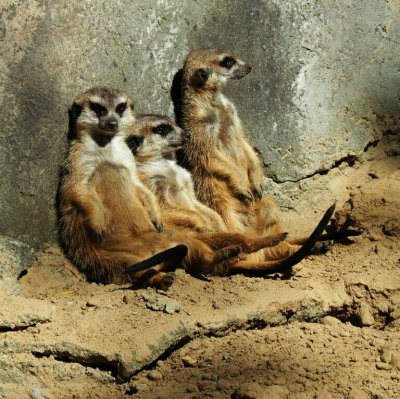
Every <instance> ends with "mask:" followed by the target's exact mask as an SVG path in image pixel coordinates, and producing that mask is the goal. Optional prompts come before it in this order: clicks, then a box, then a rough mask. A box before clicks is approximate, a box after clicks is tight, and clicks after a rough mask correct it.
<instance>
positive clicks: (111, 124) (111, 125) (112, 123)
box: [106, 119, 118, 130]
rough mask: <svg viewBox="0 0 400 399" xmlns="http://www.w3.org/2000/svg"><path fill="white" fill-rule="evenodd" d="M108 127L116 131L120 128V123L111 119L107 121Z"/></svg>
mask: <svg viewBox="0 0 400 399" xmlns="http://www.w3.org/2000/svg"><path fill="white" fill-rule="evenodd" d="M106 126H107V128H108V129H112V130H114V129H116V128H117V127H118V121H117V120H115V119H110V120H108V121H107V123H106Z"/></svg>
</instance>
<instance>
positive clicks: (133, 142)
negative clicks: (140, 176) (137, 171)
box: [125, 136, 144, 153]
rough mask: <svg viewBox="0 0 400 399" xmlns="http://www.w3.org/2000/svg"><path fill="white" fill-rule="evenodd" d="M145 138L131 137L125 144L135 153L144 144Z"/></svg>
mask: <svg viewBox="0 0 400 399" xmlns="http://www.w3.org/2000/svg"><path fill="white" fill-rule="evenodd" d="M143 140H144V137H143V136H129V137H128V138H127V139H126V140H125V143H126V145H127V146H128V147H129V149H130V150H131V151H132V152H133V153H135V152H136V151H137V150H138V148H139V147H140V146H141V145H142V144H143Z"/></svg>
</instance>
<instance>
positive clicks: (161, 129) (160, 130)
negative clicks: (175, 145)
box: [153, 123, 173, 136]
mask: <svg viewBox="0 0 400 399" xmlns="http://www.w3.org/2000/svg"><path fill="white" fill-rule="evenodd" d="M172 130H173V128H172V126H171V125H168V124H166V123H163V124H161V125H158V126H156V127H153V133H155V134H160V135H161V136H166V135H167V134H168V133H171V132H172Z"/></svg>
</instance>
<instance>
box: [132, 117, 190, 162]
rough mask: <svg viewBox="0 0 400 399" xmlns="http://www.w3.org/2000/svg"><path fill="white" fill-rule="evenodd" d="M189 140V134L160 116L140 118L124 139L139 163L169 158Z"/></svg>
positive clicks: (170, 120) (169, 119)
mask: <svg viewBox="0 0 400 399" xmlns="http://www.w3.org/2000/svg"><path fill="white" fill-rule="evenodd" d="M188 140H190V133H188V132H185V131H184V130H183V129H181V128H180V127H179V126H178V125H177V124H176V123H175V122H174V121H173V120H172V119H171V118H168V117H166V116H160V115H142V116H140V117H139V118H138V119H137V120H136V122H135V124H134V126H133V128H132V130H131V131H130V135H129V137H128V138H126V139H125V141H126V143H127V144H128V146H129V148H130V149H131V150H132V151H133V153H134V154H135V158H136V160H137V161H139V162H144V161H146V160H147V161H149V160H155V159H160V158H170V157H171V155H172V157H173V155H174V154H175V152H176V151H178V150H180V149H181V148H182V147H183V146H184V145H185V143H186V142H187V141H188Z"/></svg>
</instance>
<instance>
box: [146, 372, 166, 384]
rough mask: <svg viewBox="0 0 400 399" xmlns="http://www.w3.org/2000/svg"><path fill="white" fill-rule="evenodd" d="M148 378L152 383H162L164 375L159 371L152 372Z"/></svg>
mask: <svg viewBox="0 0 400 399" xmlns="http://www.w3.org/2000/svg"><path fill="white" fill-rule="evenodd" d="M147 378H148V379H149V380H151V381H160V380H162V379H163V375H162V374H161V373H160V372H159V371H158V370H151V371H150V372H149V374H148V375H147Z"/></svg>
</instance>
